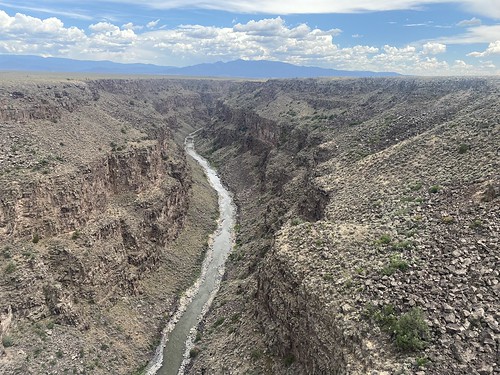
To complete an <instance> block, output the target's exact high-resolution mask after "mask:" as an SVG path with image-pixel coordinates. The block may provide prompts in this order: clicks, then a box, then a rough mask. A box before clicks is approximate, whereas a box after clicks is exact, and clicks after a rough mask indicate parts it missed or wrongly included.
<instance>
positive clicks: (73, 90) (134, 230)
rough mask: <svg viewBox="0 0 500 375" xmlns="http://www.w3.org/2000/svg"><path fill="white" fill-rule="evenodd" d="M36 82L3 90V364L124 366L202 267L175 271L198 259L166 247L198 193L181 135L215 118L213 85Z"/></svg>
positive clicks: (142, 356) (144, 353)
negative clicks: (196, 121)
mask: <svg viewBox="0 0 500 375" xmlns="http://www.w3.org/2000/svg"><path fill="white" fill-rule="evenodd" d="M39 79H40V81H37V80H36V79H35V82H31V83H28V82H26V83H25V84H18V83H11V82H9V81H7V82H3V83H2V86H0V87H1V88H0V103H1V106H0V133H1V134H2V136H0V138H1V139H2V141H0V150H1V151H2V152H1V153H0V167H1V169H0V180H1V181H2V183H1V185H0V251H1V256H0V261H1V264H0V268H1V274H0V301H1V302H0V312H1V313H2V314H4V313H5V314H6V315H2V331H1V332H0V336H2V342H3V344H2V346H1V348H2V354H4V355H2V356H1V357H0V372H2V373H4V372H5V373H18V372H22V373H40V372H42V371H45V370H44V368H43V367H44V366H47V363H50V368H52V371H54V372H55V371H62V370H63V369H71V368H73V371H77V372H78V371H80V372H81V371H92V372H93V373H96V372H97V373H99V372H102V373H109V372H113V373H128V372H130V371H131V369H133V368H136V367H138V366H139V365H140V364H145V363H146V362H147V360H148V359H149V358H148V357H149V353H152V350H154V342H153V340H154V339H155V337H156V336H157V335H158V330H159V329H161V324H162V322H163V319H165V318H166V316H168V314H169V313H170V312H172V311H173V310H174V309H175V303H176V299H177V296H176V294H178V293H179V292H180V291H181V289H182V288H185V287H186V286H187V285H188V283H189V280H191V279H192V277H193V275H191V274H190V273H186V274H185V275H180V276H176V277H177V280H173V281H172V280H171V279H172V276H171V274H172V275H175V274H176V272H175V271H173V270H169V268H171V264H175V263H176V262H177V259H176V258H179V260H183V262H184V264H183V265H182V267H179V269H181V268H195V266H196V264H197V263H198V262H200V259H201V258H200V257H201V253H202V251H203V249H202V248H201V246H200V248H193V249H192V250H189V251H184V253H185V254H184V253H179V254H177V253H174V252H173V250H169V249H170V246H171V244H172V243H173V241H174V240H175V239H176V238H177V236H178V234H179V231H180V230H181V229H182V228H183V225H184V221H185V217H186V213H187V210H188V207H189V204H190V201H191V198H192V193H191V184H192V178H191V173H192V172H191V170H190V168H189V167H188V165H187V161H186V157H185V155H184V151H183V149H182V146H180V145H179V144H177V143H176V142H175V140H174V136H173V134H174V133H173V131H178V132H180V128H181V127H183V126H185V123H186V122H187V121H190V120H191V119H193V118H200V119H202V118H204V116H207V112H208V109H207V107H206V106H205V102H207V103H210V101H211V100H213V99H212V97H211V95H212V94H213V95H216V93H215V91H216V90H212V89H210V90H212V91H211V92H204V91H203V90H201V89H200V92H196V91H191V89H190V88H189V86H190V85H192V86H194V87H197V84H194V83H189V82H187V81H186V82H184V83H182V82H181V83H179V82H171V81H160V80H152V81H140V80H138V81H131V80H125V81H124V80H103V81H71V80H68V81H69V82H65V81H62V82H61V81H58V80H50V79H45V78H39ZM21 83H22V80H21ZM176 90H180V91H183V93H180V92H177V91H176ZM207 90H208V89H207ZM140 93H143V96H142V97H141V98H139V97H138V96H137V95H139V94H140ZM183 95H184V96H183ZM181 98H182V99H181ZM181 102H182V105H181ZM195 126H198V125H197V124H193V126H191V127H187V128H186V129H185V130H183V131H184V132H188V131H190V129H194V127H195ZM214 204H215V202H214ZM176 251H178V250H176ZM197 251H198V253H196V252H197ZM192 272H193V273H194V272H195V271H194V270H192ZM157 274H158V275H160V274H161V275H163V276H162V277H163V280H164V282H168V283H170V284H169V285H165V286H163V287H162V284H161V281H160V284H159V285H158V286H157V287H156V289H163V290H165V292H164V293H163V295H162V296H161V297H160V298H161V301H162V302H161V304H162V306H161V307H160V308H158V306H152V305H150V302H151V301H150V300H151V299H152V297H151V295H155V296H156V295H161V294H162V293H157V292H156V289H155V288H154V287H153V286H152V281H148V280H149V279H151V280H153V279H155V280H156V279H159V278H160V277H159V276H155V275H157ZM169 275H170V276H169ZM146 308H147V309H148V310H144V309H146ZM9 311H10V312H11V315H9V314H8V312H9ZM7 320H8V321H9V324H7ZM4 323H5V324H4ZM147 325H149V326H148V327H147V329H148V331H143V330H144V328H143V326H147ZM4 326H5V327H4ZM132 335H133V336H132ZM112 343H114V345H115V347H113V348H111V345H112ZM104 346H105V348H104ZM4 347H5V349H6V351H5V353H4V352H3V349H4ZM42 348H43V350H42ZM103 348H104V349H103ZM100 352H107V354H108V355H107V357H106V358H105V359H104V358H102V357H101V354H100ZM58 353H59V354H58ZM116 355H119V356H121V355H124V356H125V355H126V360H118V359H117V358H115V356H116ZM76 358H79V360H78V361H76ZM30 363H31V364H30Z"/></svg>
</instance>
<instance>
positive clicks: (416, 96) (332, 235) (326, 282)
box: [190, 79, 500, 374]
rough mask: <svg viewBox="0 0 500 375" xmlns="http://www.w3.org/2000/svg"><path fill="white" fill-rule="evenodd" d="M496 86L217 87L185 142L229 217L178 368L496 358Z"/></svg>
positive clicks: (428, 364)
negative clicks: (194, 343)
mask: <svg viewBox="0 0 500 375" xmlns="http://www.w3.org/2000/svg"><path fill="white" fill-rule="evenodd" d="M499 90H500V89H499V85H498V80H485V79H429V80H425V79H395V80H385V79H382V80H372V79H367V80H364V79H363V80H346V81H327V80H324V81H321V80H296V81H269V82H267V83H265V84H262V85H261V86H258V87H256V86H255V85H253V84H248V85H246V86H244V87H241V88H240V91H239V92H238V95H239V99H238V96H236V97H232V98H230V99H227V100H226V102H225V106H226V107H225V108H224V109H223V111H221V112H220V113H221V116H219V117H215V118H214V120H213V122H212V125H211V126H210V127H208V128H207V129H206V131H205V137H206V138H205V140H202V141H200V147H204V148H205V150H206V153H207V155H208V156H209V157H211V158H212V159H213V160H214V161H215V162H216V163H217V164H218V165H220V169H221V173H222V174H223V176H224V177H225V179H226V182H227V183H228V185H229V186H230V187H231V188H232V190H233V191H235V193H236V200H237V201H238V202H239V208H240V212H239V213H240V223H241V226H240V229H239V230H240V231H239V234H238V240H237V246H236V249H235V254H234V255H233V256H232V260H231V261H230V263H229V266H228V273H227V280H226V281H225V282H224V283H223V285H222V289H221V292H220V293H219V296H218V298H217V299H216V301H215V304H214V308H213V311H212V313H211V314H210V315H209V316H208V317H207V319H206V320H205V321H204V322H203V324H202V325H201V326H200V336H201V337H202V339H201V340H200V342H199V343H198V346H199V349H200V354H199V355H198V356H197V359H196V360H195V361H194V364H193V366H192V368H191V370H190V371H191V372H190V373H193V374H198V373H208V374H222V373H288V374H305V373H307V374H326V373H328V374H366V373H379V374H395V373H417V374H493V373H495V372H498V371H499V369H498V367H497V365H496V363H498V353H499V352H498V338H499V336H498V334H499V331H498V320H499V309H500V306H499V303H498V301H499V294H498V293H499V283H498V271H497V269H498V264H499V255H498V254H499V248H498V245H499V230H500V228H499V226H498V218H499V217H500V216H499V215H500V212H499V210H498V207H499V206H498V194H497V190H496V187H495V186H497V185H498V168H499V165H498V161H497V160H498V152H499V151H498V144H499V140H500V138H499V137H500V133H499V131H500V123H499V122H498V109H497V108H496V106H495V105H494V104H493V103H494V102H495V101H498V98H499V95H500V91H499ZM221 108H223V107H221ZM242 111H243V112H245V111H246V112H253V113H252V114H248V115H246V116H245V118H246V119H248V121H250V120H251V121H253V122H254V123H253V125H250V124H248V123H247V124H246V125H245V126H244V127H242V126H241V121H237V122H233V119H238V118H241V116H237V115H235V114H234V113H241V112H242ZM231 112H232V113H233V114H231ZM269 139H272V140H277V142H269V141H268V140H269ZM249 145H250V146H249ZM223 318H225V320H223ZM221 321H223V323H222V324H221V323H220V322H221ZM233 353H234V354H233Z"/></svg>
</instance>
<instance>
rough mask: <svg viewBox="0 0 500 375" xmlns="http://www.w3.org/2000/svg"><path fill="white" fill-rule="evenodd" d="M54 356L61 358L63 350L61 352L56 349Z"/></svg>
mask: <svg viewBox="0 0 500 375" xmlns="http://www.w3.org/2000/svg"><path fill="white" fill-rule="evenodd" d="M56 357H57V358H62V357H64V354H63V352H62V351H61V350H58V351H57V352H56Z"/></svg>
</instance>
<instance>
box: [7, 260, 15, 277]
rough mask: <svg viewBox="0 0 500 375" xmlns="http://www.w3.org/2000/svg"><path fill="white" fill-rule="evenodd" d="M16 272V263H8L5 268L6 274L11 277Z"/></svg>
mask: <svg viewBox="0 0 500 375" xmlns="http://www.w3.org/2000/svg"><path fill="white" fill-rule="evenodd" d="M15 270H16V263H14V262H9V263H7V266H6V267H5V274H7V275H9V274H11V273H13V272H14V271H15Z"/></svg>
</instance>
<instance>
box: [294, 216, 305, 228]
mask: <svg viewBox="0 0 500 375" xmlns="http://www.w3.org/2000/svg"><path fill="white" fill-rule="evenodd" d="M303 222H304V220H302V219H301V218H300V217H296V218H293V219H292V221H291V224H292V226H297V225H300V224H302V223H303Z"/></svg>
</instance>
